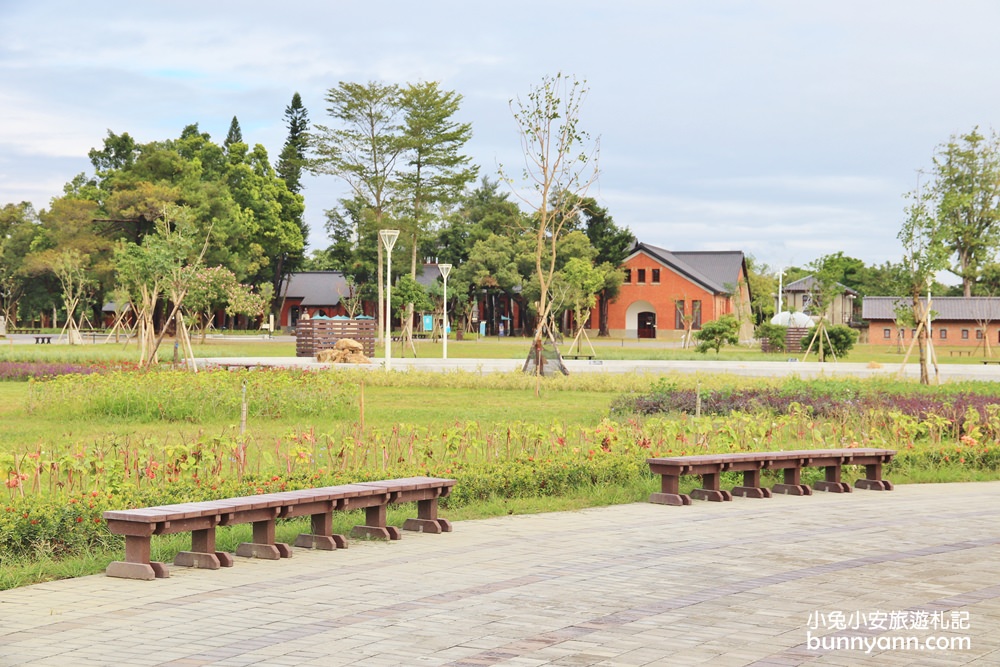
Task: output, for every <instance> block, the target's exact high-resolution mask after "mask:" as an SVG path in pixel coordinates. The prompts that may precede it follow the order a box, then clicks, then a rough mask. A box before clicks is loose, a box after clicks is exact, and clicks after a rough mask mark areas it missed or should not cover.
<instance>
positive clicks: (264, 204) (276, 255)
mask: <svg viewBox="0 0 1000 667" xmlns="http://www.w3.org/2000/svg"><path fill="white" fill-rule="evenodd" d="M227 180H228V185H229V192H230V193H231V195H232V197H233V201H234V202H235V204H236V205H237V206H238V207H239V211H240V219H241V220H242V222H243V228H244V233H245V237H244V238H245V241H246V242H247V247H248V250H249V252H250V260H251V263H250V264H249V265H248V267H247V269H248V271H247V274H246V275H247V278H248V279H249V282H250V283H251V284H253V285H262V284H270V285H271V286H272V293H273V292H274V291H277V288H278V285H279V284H280V283H281V281H282V279H283V278H284V275H285V271H284V270H285V268H286V266H287V265H286V260H287V258H288V257H290V256H294V257H296V258H298V259H299V261H301V257H302V255H303V249H304V247H305V239H304V238H303V237H302V229H301V228H300V227H299V226H298V225H297V224H296V223H295V221H294V217H295V215H296V214H301V211H302V208H303V204H302V196H301V195H296V194H292V193H291V192H289V190H288V186H287V185H286V184H285V182H284V181H283V180H282V179H281V178H279V177H278V175H277V174H276V173H275V171H274V168H273V167H272V166H271V162H270V160H269V159H268V156H267V151H266V150H265V149H264V147H263V146H261V145H260V144H257V145H256V146H254V148H253V150H252V151H248V149H247V145H246V144H243V143H238V142H237V143H234V144H231V145H230V146H229V169H228V174H227ZM289 211H290V212H291V215H287V214H286V213H288V212H289Z"/></svg>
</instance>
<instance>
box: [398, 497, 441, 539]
mask: <svg viewBox="0 0 1000 667" xmlns="http://www.w3.org/2000/svg"><path fill="white" fill-rule="evenodd" d="M403 530H413V531H416V532H418V533H434V534H435V535H436V534H439V533H450V532H451V522H450V521H448V520H447V519H440V518H438V501H437V498H431V499H429V500H418V501H417V518H416V519H407V520H406V521H405V522H403Z"/></svg>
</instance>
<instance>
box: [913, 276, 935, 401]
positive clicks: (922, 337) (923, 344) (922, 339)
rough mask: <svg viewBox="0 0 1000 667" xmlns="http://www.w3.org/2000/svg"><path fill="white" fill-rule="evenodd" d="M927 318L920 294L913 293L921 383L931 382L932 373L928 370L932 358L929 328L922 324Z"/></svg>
mask: <svg viewBox="0 0 1000 667" xmlns="http://www.w3.org/2000/svg"><path fill="white" fill-rule="evenodd" d="M925 318H926V314H923V308H922V307H921V305H920V296H919V295H917V294H914V295H913V319H914V320H915V321H916V322H917V347H918V348H919V350H917V352H918V354H919V355H920V357H919V358H920V384H927V385H929V384H930V383H931V378H930V373H929V372H928V369H927V365H928V364H929V363H930V360H929V359H928V358H927V329H926V328H925V327H923V326H920V324H921V322H922V321H924V319H925Z"/></svg>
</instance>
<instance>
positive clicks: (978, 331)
mask: <svg viewBox="0 0 1000 667" xmlns="http://www.w3.org/2000/svg"><path fill="white" fill-rule="evenodd" d="M982 339H983V330H982V329H976V340H982Z"/></svg>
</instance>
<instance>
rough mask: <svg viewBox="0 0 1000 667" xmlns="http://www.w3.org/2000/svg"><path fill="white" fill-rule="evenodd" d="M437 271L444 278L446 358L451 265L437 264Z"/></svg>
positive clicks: (446, 352) (446, 355)
mask: <svg viewBox="0 0 1000 667" xmlns="http://www.w3.org/2000/svg"><path fill="white" fill-rule="evenodd" d="M438 271H440V272H441V277H442V278H444V307H443V311H444V318H443V319H444V323H443V325H442V326H443V327H444V357H442V358H443V359H447V358H448V274H449V273H451V264H438Z"/></svg>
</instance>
